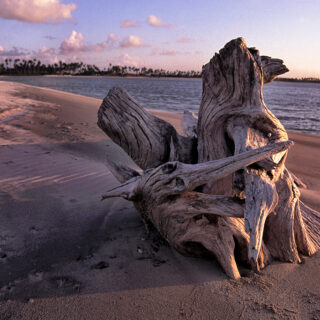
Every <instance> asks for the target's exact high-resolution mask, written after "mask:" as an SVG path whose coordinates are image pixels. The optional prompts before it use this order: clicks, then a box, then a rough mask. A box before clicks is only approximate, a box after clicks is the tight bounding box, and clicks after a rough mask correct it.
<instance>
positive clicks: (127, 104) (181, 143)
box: [98, 38, 320, 278]
mask: <svg viewBox="0 0 320 320" xmlns="http://www.w3.org/2000/svg"><path fill="white" fill-rule="evenodd" d="M286 71H288V69H287V68H286V67H285V66H284V65H283V62H282V60H279V59H273V58H270V57H265V56H261V57H260V55H259V51H258V50H256V49H255V48H248V47H247V46H246V44H245V42H244V40H243V39H242V38H239V39H235V40H232V41H231V42H229V43H228V44H227V45H226V46H225V47H224V48H223V49H221V50H220V52H219V53H218V54H216V55H215V56H214V57H213V58H212V59H211V61H210V62H209V63H208V64H207V65H205V66H204V68H203V94H202V101H201V105H200V110H199V117H198V119H197V118H196V117H195V116H194V115H192V114H191V113H188V112H186V113H185V115H184V117H183V119H182V127H183V129H184V131H185V133H186V135H187V137H183V136H180V135H178V134H177V132H176V130H175V129H174V128H173V127H172V126H171V125H170V124H168V123H167V122H165V121H163V120H160V119H158V118H157V117H154V116H152V115H150V114H149V113H148V112H146V111H145V110H144V109H143V108H142V107H141V106H139V104H138V103H137V102H136V101H135V100H134V99H132V98H131V97H130V96H129V95H128V94H127V93H126V92H125V91H124V90H123V89H121V88H114V89H112V90H110V92H109V94H108V96H107V97H106V98H105V99H104V101H103V103H102V105H101V107H100V109H99V113H98V125H99V126H100V128H101V129H102V130H104V131H105V132H106V134H108V135H109V137H110V138H111V139H112V140H113V141H114V142H116V143H117V144H119V145H120V146H121V147H122V148H123V149H124V150H125V151H126V152H127V153H128V154H129V156H131V157H132V159H133V160H134V161H135V162H136V163H137V165H138V166H140V167H141V168H142V169H144V170H145V171H143V172H142V171H141V172H140V171H135V170H134V169H132V168H127V167H124V166H122V165H120V164H114V163H111V162H109V168H110V170H111V172H112V173H113V174H114V175H115V177H116V178H118V180H119V181H120V182H121V183H122V184H121V185H120V186H118V187H116V188H114V189H112V190H109V192H107V193H106V194H105V195H104V196H103V198H109V197H117V196H121V197H123V198H125V199H128V200H130V201H133V202H134V203H135V206H136V208H137V210H138V211H139V212H140V214H141V217H142V219H143V220H144V222H145V224H146V226H147V227H148V226H150V225H153V226H154V227H156V228H157V229H158V231H159V232H160V233H161V234H162V235H163V237H164V238H166V239H167V240H168V242H169V243H170V244H171V245H172V246H173V247H174V248H175V249H177V250H178V251H179V252H181V253H183V254H188V255H193V256H202V255H207V254H211V255H214V256H215V257H216V258H217V260H218V261H219V263H220V265H221V266H222V268H223V269H224V270H225V272H226V273H227V275H228V276H230V277H231V278H239V277H240V273H239V270H238V267H237V263H236V258H235V257H237V259H238V260H239V262H242V263H246V264H247V265H250V266H251V267H252V268H253V269H255V270H257V269H260V268H263V267H264V266H265V265H266V264H268V263H269V262H270V261H271V259H272V258H275V259H279V260H282V261H288V262H300V254H303V255H311V254H313V253H314V252H315V251H316V250H318V248H319V244H320V237H319V230H320V217H319V214H318V213H317V212H315V211H313V210H312V209H310V208H307V207H306V206H305V205H303V204H302V205H301V206H300V203H299V190H298V188H297V186H296V184H295V182H294V178H293V177H292V176H291V174H290V173H289V171H288V170H287V169H286V168H285V159H286V156H287V149H288V147H289V146H290V145H291V142H289V141H287V140H288V136H287V133H286V131H285V129H284V128H283V126H282V125H281V123H280V122H279V120H278V119H277V118H276V117H275V116H274V115H273V114H272V113H271V111H270V110H269V109H268V108H267V107H266V106H265V104H264V101H263V95H262V86H263V84H264V83H267V82H270V81H272V80H273V79H274V78H275V77H276V76H277V75H279V74H282V73H284V72H286ZM168 161H171V162H168ZM197 162H198V163H197ZM301 208H302V209H301ZM235 249H236V250H237V252H235Z"/></svg>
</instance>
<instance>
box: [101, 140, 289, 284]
mask: <svg viewBox="0 0 320 320" xmlns="http://www.w3.org/2000/svg"><path fill="white" fill-rule="evenodd" d="M290 145H292V142H290V141H285V142H281V143H277V144H274V145H268V146H265V147H263V148H258V149H254V150H250V151H246V152H244V153H241V154H237V155H235V156H232V157H228V158H225V159H220V160H214V161H209V162H205V163H199V164H184V163H181V162H168V163H165V164H163V165H161V166H159V167H157V168H154V169H149V170H146V171H145V172H144V173H143V174H141V176H137V175H135V174H133V175H132V178H131V179H130V180H128V181H126V182H124V183H122V184H121V185H120V186H118V187H115V188H113V189H112V190H109V191H108V192H107V193H105V194H104V195H103V196H102V199H106V198H111V197H123V198H124V199H127V200H130V201H133V202H134V203H135V206H136V208H137V209H138V210H139V212H140V213H141V216H142V219H143V220H144V221H145V223H146V225H148V224H149V223H151V224H152V225H153V226H155V227H156V228H157V230H158V231H159V232H160V233H161V234H162V236H163V237H164V238H166V239H167V241H168V242H169V243H170V244H171V245H172V246H173V247H174V248H176V249H177V250H178V251H179V252H181V253H184V254H192V251H190V250H191V249H190V247H192V246H191V245H190V243H192V244H193V245H197V246H198V247H199V246H200V245H201V246H200V248H202V247H204V248H206V251H208V252H209V253H210V254H212V255H213V256H215V257H216V258H217V259H218V261H219V262H220V264H221V265H222V266H223V268H224V270H225V272H226V273H227V274H228V275H229V276H230V277H232V278H238V277H239V271H238V269H237V266H236V262H235V259H234V257H233V251H234V244H233V245H230V241H232V242H233V241H234V240H233V233H230V232H226V230H227V228H228V226H227V225H226V224H225V223H222V222H220V223H218V224H217V221H218V216H222V217H238V218H240V217H243V215H244V204H243V202H241V201H240V200H239V199H236V198H233V197H228V196H215V195H207V194H203V193H199V192H193V190H194V189H195V188H197V187H199V186H200V185H203V184H205V183H207V182H208V181H210V180H215V179H219V178H221V177H224V176H227V175H229V174H231V173H232V172H234V171H236V170H239V169H242V168H243V167H246V166H249V165H250V164H252V163H255V162H257V161H259V160H261V159H262V158H264V157H266V156H269V155H271V154H274V153H277V152H282V151H283V150H286V149H287V148H288V147H290ZM114 168H115V169H117V168H119V170H120V173H122V172H123V171H125V172H132V169H131V170H130V169H128V168H125V170H124V169H123V167H114ZM115 176H119V175H118V174H115ZM121 179H122V177H121V175H120V179H119V180H120V181H121ZM239 232H240V231H238V233H239ZM231 239H232V240H231ZM241 241H242V242H245V243H246V246H247V245H248V242H249V240H248V238H245V239H242V240H241ZM221 249H223V251H220V250H221ZM198 250H200V249H198ZM259 250H260V248H259ZM200 251H201V250H200ZM201 252H202V253H203V250H202V251H201ZM194 254H195V253H194Z"/></svg>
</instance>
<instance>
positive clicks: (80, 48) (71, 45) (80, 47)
mask: <svg viewBox="0 0 320 320" xmlns="http://www.w3.org/2000/svg"><path fill="white" fill-rule="evenodd" d="M85 51H88V47H87V46H86V45H85V44H84V36H83V35H82V33H81V32H77V31H75V30H73V31H72V32H71V34H70V36H69V38H67V39H65V40H64V41H62V43H61V44H60V53H61V54H71V53H81V52H85Z"/></svg>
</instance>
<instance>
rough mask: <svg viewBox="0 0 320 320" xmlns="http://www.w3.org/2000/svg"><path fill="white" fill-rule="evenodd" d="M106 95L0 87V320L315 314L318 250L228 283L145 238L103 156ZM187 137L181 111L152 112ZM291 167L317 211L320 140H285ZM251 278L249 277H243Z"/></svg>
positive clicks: (117, 156) (117, 153)
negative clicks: (112, 191) (110, 193)
mask: <svg viewBox="0 0 320 320" xmlns="http://www.w3.org/2000/svg"><path fill="white" fill-rule="evenodd" d="M100 104H101V101H100V100H99V99H94V98H89V97H84V96H80V95H75V94H71V93H65V92H60V91H56V90H51V89H46V88H38V87H32V86H28V85H23V84H18V83H10V82H1V83H0V117H1V118H0V119H1V123H0V219H1V223H0V319H253V318H256V319H320V316H319V315H320V286H319V283H320V272H319V271H320V255H319V253H318V254H316V255H315V256H313V257H310V258H305V259H304V262H303V263H302V264H300V265H296V264H288V263H280V262H274V263H273V264H271V265H270V266H268V267H267V268H266V269H264V270H263V271H262V272H261V273H260V274H256V275H250V276H247V277H243V278H242V279H241V280H239V281H232V280H229V279H227V277H226V276H225V274H224V273H223V271H222V270H221V268H220V267H219V265H218V264H217V263H216V262H215V261H214V260H201V259H193V258H186V257H183V256H181V255H180V254H178V253H176V252H175V251H173V250H171V248H170V247H168V246H167V244H166V243H165V242H164V241H163V240H162V239H161V238H160V237H159V236H158V235H157V234H151V235H147V234H146V232H145V230H144V227H143V224H142V222H141V219H140V217H139V215H138V214H137V212H136V211H135V209H134V208H133V206H132V204H131V203H130V202H126V201H125V200H122V199H109V200H106V201H103V202H101V201H100V195H101V194H102V193H103V192H104V191H106V190H107V189H109V188H110V187H112V186H115V185H116V184H117V182H116V180H115V179H114V178H113V176H112V175H111V174H110V172H109V171H108V169H107V168H106V166H105V164H104V158H105V154H106V153H108V154H110V155H112V157H114V160H116V161H121V162H125V163H130V164H132V161H131V159H129V158H128V156H127V155H126V154H125V153H124V152H123V151H122V150H121V149H120V148H119V147H118V146H116V145H115V144H114V143H112V142H111V141H110V140H109V139H108V137H107V136H106V135H105V134H104V133H103V132H102V131H101V130H100V129H99V128H98V127H97V125H96V121H97V110H98V108H99V106H100ZM152 113H154V114H155V115H157V116H159V117H161V118H164V119H165V120H167V121H169V122H171V123H172V124H173V125H175V126H176V127H177V129H178V130H179V131H180V132H181V125H180V119H181V115H178V114H171V113H166V112H162V111H152ZM290 138H291V139H292V140H294V141H295V146H294V147H293V148H291V149H290V152H289V156H288V160H287V164H288V167H289V169H290V170H292V171H293V172H294V173H295V174H296V175H297V176H298V177H299V178H300V179H302V181H303V182H304V183H306V184H307V186H308V188H307V189H301V192H302V196H301V198H302V200H303V201H304V202H305V203H306V204H307V205H309V206H310V207H312V208H314V209H318V210H320V197H319V196H320V192H319V190H320V161H319V159H320V137H318V136H312V135H307V134H301V133H294V132H291V133H290ZM243 272H244V273H246V270H243Z"/></svg>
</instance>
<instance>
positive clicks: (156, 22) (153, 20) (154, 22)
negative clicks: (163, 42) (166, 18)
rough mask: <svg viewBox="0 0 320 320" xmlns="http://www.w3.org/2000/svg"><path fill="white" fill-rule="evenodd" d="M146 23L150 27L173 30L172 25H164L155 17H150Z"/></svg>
mask: <svg viewBox="0 0 320 320" xmlns="http://www.w3.org/2000/svg"><path fill="white" fill-rule="evenodd" d="M147 23H148V24H149V25H150V26H152V27H162V28H174V27H175V25H174V24H165V23H163V22H162V20H161V19H160V18H159V17H157V16H155V15H150V16H149V17H148V19H147Z"/></svg>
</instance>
